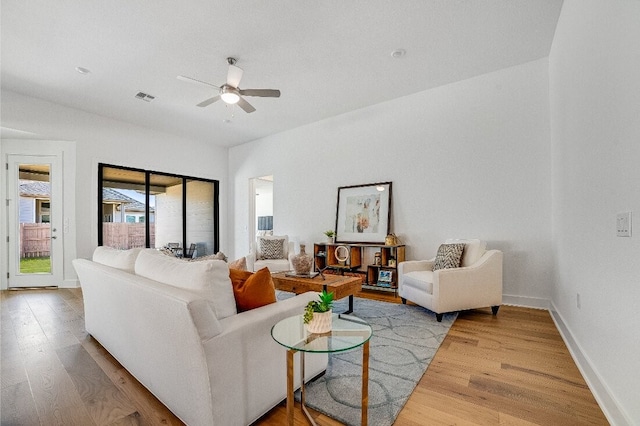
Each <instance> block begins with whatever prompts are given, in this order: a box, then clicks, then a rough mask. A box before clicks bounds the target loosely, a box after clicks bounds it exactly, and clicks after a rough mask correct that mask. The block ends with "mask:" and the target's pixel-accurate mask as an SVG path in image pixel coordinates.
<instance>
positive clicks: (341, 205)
mask: <svg viewBox="0 0 640 426" xmlns="http://www.w3.org/2000/svg"><path fill="white" fill-rule="evenodd" d="M390 221H391V182H381V183H370V184H366V185H353V186H341V187H339V188H338V203H337V207H336V242H337V243H368V244H384V242H385V238H386V236H387V234H388V233H389V224H390Z"/></svg>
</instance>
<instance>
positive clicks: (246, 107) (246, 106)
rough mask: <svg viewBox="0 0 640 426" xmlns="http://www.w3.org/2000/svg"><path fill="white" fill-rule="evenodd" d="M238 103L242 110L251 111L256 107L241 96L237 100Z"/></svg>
mask: <svg viewBox="0 0 640 426" xmlns="http://www.w3.org/2000/svg"><path fill="white" fill-rule="evenodd" d="M238 105H239V106H240V108H242V109H243V110H244V112H247V113H249V112H253V111H255V110H256V109H255V108H254V107H253V106H251V104H250V103H249V102H247V101H246V100H245V99H244V98H243V97H240V100H238Z"/></svg>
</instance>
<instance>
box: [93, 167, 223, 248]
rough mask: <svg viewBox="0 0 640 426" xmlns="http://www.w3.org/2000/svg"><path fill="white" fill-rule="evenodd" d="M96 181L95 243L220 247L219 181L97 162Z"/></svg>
mask: <svg viewBox="0 0 640 426" xmlns="http://www.w3.org/2000/svg"><path fill="white" fill-rule="evenodd" d="M98 182H99V190H98V210H99V221H100V223H99V226H98V244H99V245H105V246H110V247H115V248H120V249H128V248H133V247H151V248H162V247H166V246H168V245H169V244H170V243H171V244H176V243H177V244H179V247H187V248H188V247H190V246H191V244H196V245H197V246H198V252H197V255H198V256H202V255H207V254H214V253H216V252H217V251H218V250H219V229H220V226H219V204H218V199H219V195H218V192H219V182H218V181H215V180H208V179H199V178H194V177H187V176H179V175H172V174H167V173H159V172H153V171H147V170H139V169H131V168H125V167H119V166H113V165H108V164H99V166H98Z"/></svg>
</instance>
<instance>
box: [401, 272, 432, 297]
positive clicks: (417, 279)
mask: <svg viewBox="0 0 640 426" xmlns="http://www.w3.org/2000/svg"><path fill="white" fill-rule="evenodd" d="M402 285H403V286H406V287H413V288H415V289H418V290H420V291H426V292H427V293H428V294H433V271H412V272H407V273H406V274H404V276H403V278H402Z"/></svg>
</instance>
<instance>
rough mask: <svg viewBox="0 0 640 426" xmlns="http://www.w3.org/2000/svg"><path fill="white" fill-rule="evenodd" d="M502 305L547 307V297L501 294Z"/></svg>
mask: <svg viewBox="0 0 640 426" xmlns="http://www.w3.org/2000/svg"><path fill="white" fill-rule="evenodd" d="M502 304H503V305H512V306H523V307H525V308H535V309H547V310H548V309H549V299H542V298H540V297H528V296H513V295H509V294H503V295H502Z"/></svg>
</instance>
